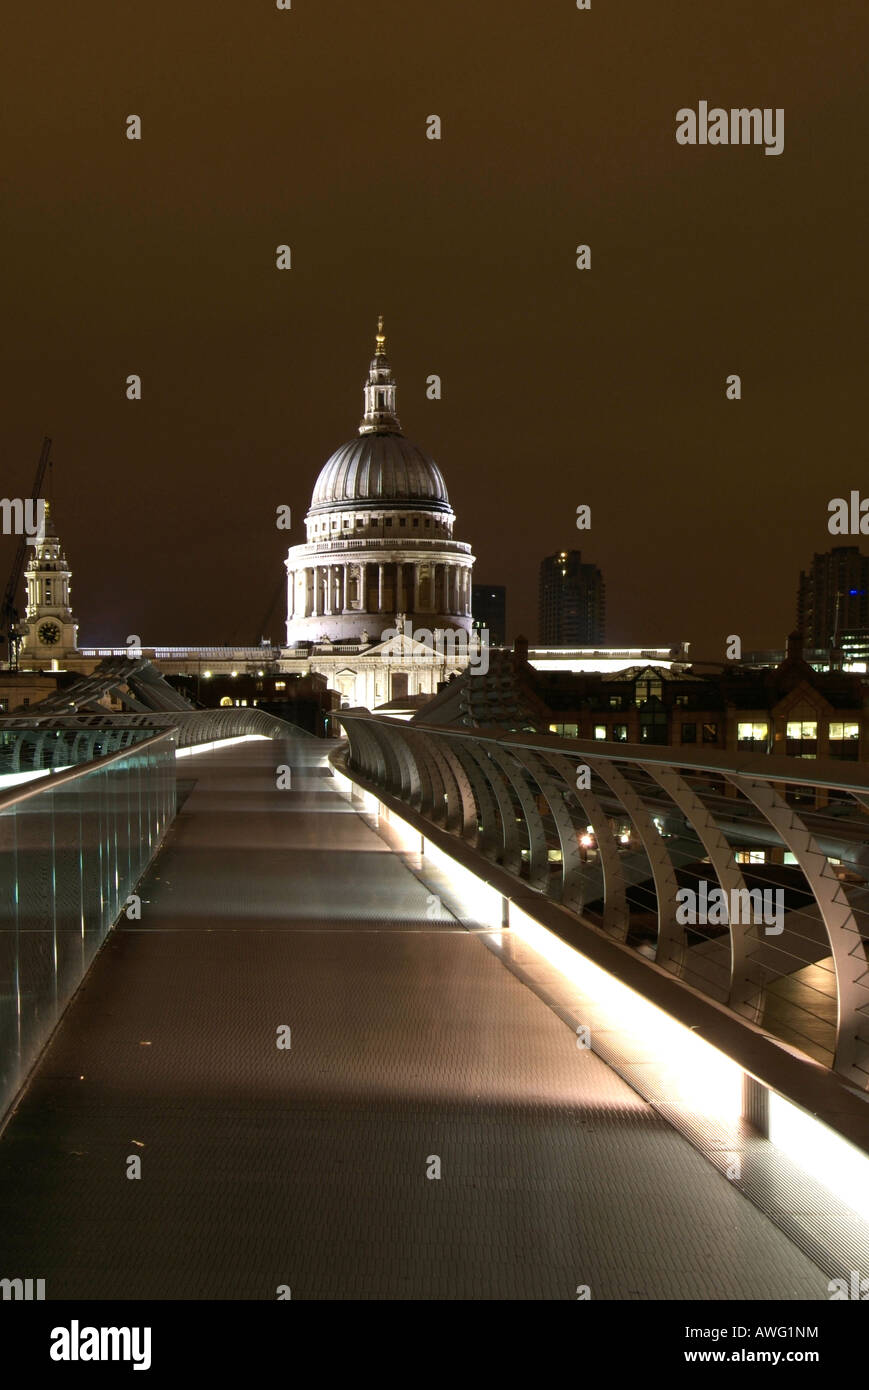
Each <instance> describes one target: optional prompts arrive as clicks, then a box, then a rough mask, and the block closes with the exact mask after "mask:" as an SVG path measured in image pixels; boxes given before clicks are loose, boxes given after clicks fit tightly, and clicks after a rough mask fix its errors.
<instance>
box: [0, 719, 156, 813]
mask: <svg viewBox="0 0 869 1390" xmlns="http://www.w3.org/2000/svg"><path fill="white" fill-rule="evenodd" d="M173 732H174V730H172V729H163V730H162V731H161V732H160V733H157V734H152V736H151V737H150V738H143V739H141V740H140V741H139V742H138V743H132V744H130V745H129V746H128V747H127V748H119V749H118V750H117V751H116V752H114V753H103V754H101V755H100V756H99V757H98V758H91V760H90V762H86V763H79V764H78V766H77V767H65V768H62V769H61V770H60V771H58V772H54V771H52V770H51V769H50V768H48V769H46V775H45V777H40V778H38V779H36V778H34V780H33V781H32V782H27V783H25V785H24V786H21V787H9V788H7V790H6V791H5V792H0V812H2V811H8V809H9V807H10V806H15V805H16V804H17V803H18V802H19V801H29V800H30V798H31V797H34V796H39V795H40V794H41V793H42V792H46V791H53V790H54V788H55V787H59V786H62V785H64V784H65V783H66V782H74V781H75V780H76V778H77V777H87V776H88V775H89V774H90V773H91V772H97V771H99V770H100V769H101V768H104V767H110V766H111V765H112V763H117V762H120V761H121V760H122V759H123V758H129V757H131V756H132V755H133V754H134V753H140V752H142V751H143V750H144V749H146V748H153V747H155V746H156V745H157V744H158V743H162V742H163V741H164V740H171V738H172V734H173Z"/></svg>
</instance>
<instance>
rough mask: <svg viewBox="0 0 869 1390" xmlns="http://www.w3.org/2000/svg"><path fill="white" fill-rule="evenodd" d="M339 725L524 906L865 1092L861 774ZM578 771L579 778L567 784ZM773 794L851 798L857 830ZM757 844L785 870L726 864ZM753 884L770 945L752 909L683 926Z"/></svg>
mask: <svg viewBox="0 0 869 1390" xmlns="http://www.w3.org/2000/svg"><path fill="white" fill-rule="evenodd" d="M335 717H336V718H337V719H338V721H339V723H340V724H341V725H342V726H343V727H344V729H345V731H346V733H347V736H348V739H349V745H350V747H349V767H350V769H351V771H352V772H355V773H358V774H359V775H360V776H361V777H362V778H363V779H364V780H365V781H366V782H367V784H368V785H369V786H371V787H375V788H381V789H382V790H383V791H384V792H385V793H387V794H388V795H389V796H390V797H391V798H393V799H394V800H398V801H399V802H403V803H404V804H405V805H406V806H407V807H408V808H409V809H410V811H411V812H412V813H413V815H415V816H416V817H417V818H420V817H422V818H425V819H428V820H429V821H430V823H431V824H432V825H433V826H435V827H438V829H439V830H440V831H441V832H443V831H444V830H445V831H446V832H448V833H451V834H452V835H453V836H455V837H456V838H457V839H459V840H462V841H464V842H465V849H466V850H467V848H468V845H470V846H471V847H472V849H471V852H472V853H476V854H478V855H480V856H481V857H482V858H483V859H484V860H487V861H488V862H489V863H490V864H498V865H501V866H503V868H504V869H505V870H507V871H508V872H509V873H510V874H512V875H513V876H514V877H515V878H516V880H517V883H522V885H523V891H524V892H525V893H527V892H528V891H529V890H530V891H532V892H534V893H538V894H542V895H543V896H544V897H549V898H551V899H553V900H554V901H556V902H558V903H559V904H560V905H561V907H562V908H565V909H568V910H569V911H571V912H574V913H576V915H577V917H578V918H579V919H580V920H581V921H582V922H583V923H584V924H591V925H592V926H593V927H594V929H595V930H602V931H604V932H605V933H607V934H609V935H610V936H612V937H613V939H616V940H619V941H621V942H623V943H625V944H626V945H629V944H630V940H633V941H634V942H638V943H642V944H643V945H644V949H651V950H652V953H653V959H654V960H655V962H656V963H657V964H658V965H663V966H664V968H665V969H666V970H667V971H669V972H670V973H672V974H674V975H676V976H677V977H679V978H681V979H683V980H684V981H685V982H686V983H689V984H690V985H692V986H693V987H694V988H697V989H699V990H700V991H701V992H703V993H705V994H706V995H707V996H708V997H709V998H710V999H713V1000H715V1001H717V1002H719V1003H721V1004H723V1005H725V1006H727V1007H729V1008H730V1009H731V1010H733V1011H734V1013H735V1014H736V1015H737V1016H740V1017H743V1018H753V1019H755V1020H758V1019H760V1018H761V1017H763V1018H764V1019H768V1020H769V1022H768V1023H766V1022H765V1023H764V1026H765V1027H767V1026H768V1027H769V1029H770V1031H772V1032H773V1033H774V1034H775V1035H776V1036H778V1037H780V1038H781V1039H782V1040H783V1041H786V1042H788V1043H790V1044H791V1045H796V1046H799V1047H801V1048H802V1049H803V1051H808V1053H809V1055H811V1056H813V1057H814V1058H815V1059H816V1060H821V1061H824V1063H825V1065H829V1064H830V1063H831V1062H832V1064H833V1065H834V1066H835V1068H836V1069H837V1070H838V1071H840V1072H841V1073H843V1074H844V1075H846V1076H848V1077H849V1078H850V1079H852V1080H858V1081H859V1082H860V1084H861V1085H862V1086H864V1087H865V1086H866V1085H867V1082H869V954H867V942H869V887H867V886H865V885H866V882H867V879H869V822H867V820H866V813H867V811H869V777H867V772H866V769H865V768H862V769H861V768H852V767H843V766H842V765H841V764H840V763H839V762H838V761H837V760H835V759H823V760H812V762H811V764H810V765H809V767H808V768H807V764H806V760H805V759H800V758H793V757H788V756H786V755H784V756H779V755H766V754H742V755H739V754H738V755H736V756H733V755H722V754H719V755H717V756H716V757H715V758H714V759H712V758H710V756H709V754H708V753H705V752H703V751H690V750H682V749H678V750H677V749H675V748H670V747H665V746H651V747H647V746H645V745H629V744H624V743H618V744H616V743H607V742H603V741H599V740H589V739H568V738H562V737H559V736H557V735H550V734H538V733H530V732H517V733H507V732H505V731H504V730H503V729H496V728H481V729H469V728H467V727H453V726H448V725H447V726H445V725H435V724H427V723H423V722H417V721H415V720H411V721H410V722H405V721H404V720H399V719H394V718H389V717H388V716H381V715H377V716H375V715H372V714H371V712H370V711H368V710H357V711H348V710H342V711H340V713H339V712H336V715H335ZM581 767H586V768H588V769H589V779H588V780H586V778H585V777H584V776H583V777H582V778H580V777H579V776H578V775H577V771H578V769H579V768H581ZM592 776H593V778H594V782H593V783H592V781H591V777H592ZM710 776H711V777H714V779H715V780H714V782H712V783H708V782H707V781H706V779H707V778H708V777H710ZM783 784H785V785H790V784H792V785H795V786H803V787H808V788H813V789H817V788H822V789H830V790H834V789H835V790H836V791H838V792H839V793H840V794H841V793H844V794H846V795H847V796H848V797H849V799H850V801H849V807H848V814H849V815H850V819H848V818H847V817H846V816H842V815H841V814H837V816H836V818H835V821H834V822H833V823H832V824H831V817H830V816H829V815H825V814H824V811H825V808H824V807H823V806H820V807H819V808H818V809H815V808H814V807H812V808H811V809H805V808H803V807H802V806H795V805H792V804H790V803H789V802H788V801H787V800H786V797H785V796H784V795H782V792H781V788H782V785H783ZM725 790H727V791H728V792H729V795H727V796H725V795H724V791H725ZM587 832H589V833H587ZM758 845H761V846H763V847H764V848H766V847H768V846H773V847H774V848H775V849H776V850H777V851H779V855H780V858H779V862H778V863H773V862H770V863H767V861H766V856H765V857H764V861H763V863H761V864H754V863H752V862H746V861H747V859H748V856H747V855H741V856H740V858H739V860H737V857H736V851H737V850H739V849H742V850H745V849H747V848H754V847H757V846H758ZM784 851H788V854H789V863H788V864H785V862H784V858H783V852H784ZM829 857H835V858H838V859H840V860H841V863H842V869H841V870H839V871H836V870H834V869H833V867H832V866H831V865H830V864H829V863H828V858H829ZM848 875H850V877H848ZM846 880H847V881H846ZM861 881H862V884H863V885H864V886H862V887H857V886H855V884H860V882H861ZM747 882H748V883H753V884H757V883H763V884H764V885H774V887H773V888H769V889H767V888H766V887H765V888H764V890H762V891H769V892H776V893H778V892H780V893H781V897H779V898H777V899H775V901H776V902H777V904H778V905H779V906H778V907H777V912H779V913H780V924H779V922H778V919H777V924H776V930H775V931H774V932H772V933H769V934H768V933H767V932H766V924H764V925H761V920H760V919H759V918H758V916H757V915H756V914H755V915H754V919H753V920H752V915H751V914H749V917H748V918H747V919H746V920H743V921H740V920H739V915H738V914H737V915H736V916H735V917H734V920H733V921H731V918H730V909H729V907H728V911H727V913H726V915H725V916H724V920H723V921H720V920H719V918H718V917H716V916H715V915H714V914H713V916H712V917H707V916H706V915H705V909H704V915H703V917H702V918H699V919H696V924H697V925H699V927H700V929H699V930H692V929H691V928H692V927H693V926H694V925H695V924H694V923H691V922H690V921H686V919H685V917H684V916H682V917H680V915H679V911H678V909H679V908H680V906H681V905H682V904H683V902H684V900H683V899H682V897H681V895H682V893H683V892H684V889H685V886H686V885H689V884H693V885H694V887H693V889H692V890H691V891H692V892H693V894H694V898H695V900H698V899H699V898H700V897H702V898H703V899H704V901H706V899H707V897H708V893H709V892H711V891H714V890H715V889H718V888H720V890H721V891H722V893H723V895H724V901H725V902H726V903H728V904H731V903H733V902H734V901H736V902H737V903H746V902H749V901H750V902H752V903H753V902H754V900H753V899H749V898H748V897H742V896H741V895H743V894H746V895H747V894H749V893H750V892H752V891H755V890H753V889H749V888H748V886H747ZM701 883H702V885H703V888H702V890H701V888H700V884H701ZM710 884H711V885H712V887H711V888H710ZM734 893H735V894H737V895H738V896H737V898H736V899H735V900H734V897H733V894H734ZM786 896H787V901H785V898H786ZM770 925H772V924H770ZM652 939H654V945H653V946H652V945H651V940H652ZM631 949H632V950H633V949H634V947H633V946H631Z"/></svg>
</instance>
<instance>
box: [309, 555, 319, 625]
mask: <svg viewBox="0 0 869 1390" xmlns="http://www.w3.org/2000/svg"><path fill="white" fill-rule="evenodd" d="M311 568H312V580H313V582H312V586H311V617H312V618H319V616H320V587H319V578H320V566H319V565H312V567H311Z"/></svg>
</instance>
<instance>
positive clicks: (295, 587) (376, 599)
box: [287, 558, 472, 618]
mask: <svg viewBox="0 0 869 1390" xmlns="http://www.w3.org/2000/svg"><path fill="white" fill-rule="evenodd" d="M471 574H472V567H471V565H470V564H468V563H457V562H453V561H450V560H440V559H438V560H426V561H413V560H395V559H391V560H370V559H366V560H362V561H360V560H358V559H353V560H344V559H339V558H335V559H329V560H322V561H321V560H315V561H313V562H312V563H310V564H307V565H302V566H299V567H298V568H294V569H290V570H289V571H288V584H287V615H288V617H290V618H319V617H333V616H338V615H341V616H343V615H346V614H356V613H360V614H367V615H382V616H385V617H386V616H392V617H394V615H395V614H396V613H406V614H407V615H408V616H411V617H418V616H423V615H425V614H432V615H442V616H446V617H458V618H469V617H470V615H471Z"/></svg>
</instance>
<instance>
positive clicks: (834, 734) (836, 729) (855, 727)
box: [830, 724, 860, 738]
mask: <svg viewBox="0 0 869 1390" xmlns="http://www.w3.org/2000/svg"><path fill="white" fill-rule="evenodd" d="M859 737H860V725H859V724H831V725H830V738H859Z"/></svg>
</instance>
